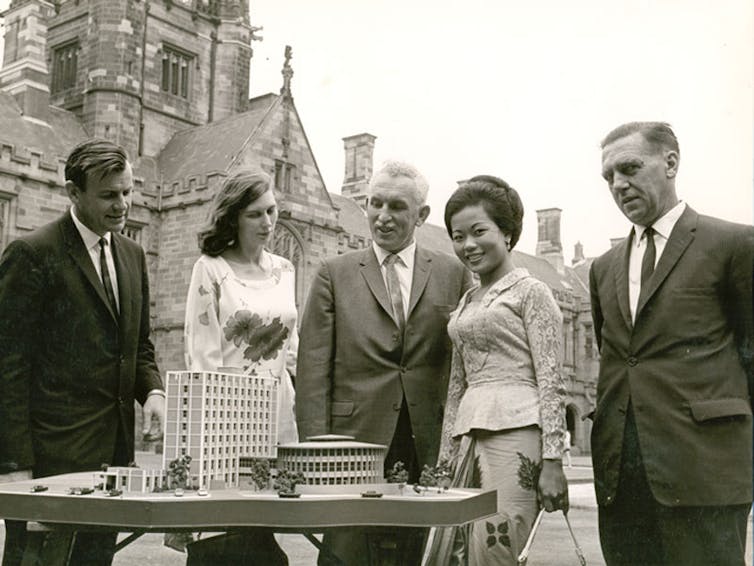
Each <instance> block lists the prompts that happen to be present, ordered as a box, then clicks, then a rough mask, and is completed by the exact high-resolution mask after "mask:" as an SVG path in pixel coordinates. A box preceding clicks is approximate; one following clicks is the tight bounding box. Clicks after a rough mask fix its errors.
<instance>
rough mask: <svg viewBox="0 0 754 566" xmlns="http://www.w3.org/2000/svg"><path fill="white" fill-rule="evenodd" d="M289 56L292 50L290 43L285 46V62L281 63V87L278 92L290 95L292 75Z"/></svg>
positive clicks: (291, 55)
mask: <svg viewBox="0 0 754 566" xmlns="http://www.w3.org/2000/svg"><path fill="white" fill-rule="evenodd" d="M291 57H293V50H292V49H291V46H290V45H286V46H285V63H283V70H282V71H281V72H282V75H283V88H281V89H280V94H283V95H288V96H291V78H292V77H293V68H292V67H291Z"/></svg>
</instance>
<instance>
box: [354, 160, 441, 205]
mask: <svg viewBox="0 0 754 566" xmlns="http://www.w3.org/2000/svg"><path fill="white" fill-rule="evenodd" d="M383 174H385V175H388V176H389V177H408V178H409V179H411V180H412V181H413V182H414V186H416V193H415V194H414V195H413V196H415V197H416V202H417V204H418V205H419V206H424V205H425V204H426V203H427V193H428V192H429V183H428V182H427V179H426V178H425V177H424V175H422V174H421V173H420V172H419V170H418V169H417V168H416V167H414V166H413V165H411V164H410V163H406V162H405V161H395V160H388V161H385V162H384V163H383V164H382V166H381V167H380V168H379V169H378V170H377V171H375V172H374V174H373V175H372V178H371V179H369V194H370V195H371V193H372V188H373V187H374V182H375V181H376V180H377V177H379V176H380V175H383Z"/></svg>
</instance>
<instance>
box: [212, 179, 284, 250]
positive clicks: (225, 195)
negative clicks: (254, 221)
mask: <svg viewBox="0 0 754 566" xmlns="http://www.w3.org/2000/svg"><path fill="white" fill-rule="evenodd" d="M269 190H272V189H271V185H270V178H269V177H268V176H267V175H265V174H264V173H261V172H259V171H248V170H243V171H238V172H237V173H234V174H233V175H231V176H230V177H228V178H227V179H225V182H224V183H223V185H222V187H220V190H219V191H218V193H217V194H216V195H215V199H214V200H213V201H212V208H211V209H210V214H209V222H208V225H207V227H206V228H204V229H203V230H201V231H200V232H199V248H200V249H201V250H202V253H203V254H206V255H208V256H212V257H216V256H219V255H220V254H222V253H223V252H224V251H225V250H227V249H228V248H230V247H232V246H233V245H235V243H236V239H237V238H238V215H239V214H240V213H241V211H242V210H243V209H245V208H246V207H247V206H249V205H250V204H251V203H252V202H254V201H255V200H257V199H258V198H259V197H261V196H262V195H263V194H264V193H266V192H267V191H269Z"/></svg>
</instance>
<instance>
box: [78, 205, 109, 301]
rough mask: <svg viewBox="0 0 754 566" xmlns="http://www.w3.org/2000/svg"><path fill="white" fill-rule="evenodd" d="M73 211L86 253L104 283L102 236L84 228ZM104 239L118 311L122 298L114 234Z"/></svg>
mask: <svg viewBox="0 0 754 566" xmlns="http://www.w3.org/2000/svg"><path fill="white" fill-rule="evenodd" d="M73 209H74V207H71V218H73V223H74V224H75V225H76V229H77V230H78V231H79V234H81V239H82V240H84V246H85V247H86V251H87V252H89V257H90V258H91V260H92V263H93V264H94V269H95V271H96V272H97V275H98V276H99V280H100V281H102V269H101V268H100V261H99V254H100V247H99V241H100V236H99V235H98V234H96V233H95V232H92V231H91V230H90V229H89V228H87V227H86V226H84V224H83V223H82V222H81V220H79V219H78V218H77V217H76V212H74V210H73ZM102 237H103V238H105V240H106V241H107V245H106V246H105V261H106V262H107V271H108V273H109V274H110V282H111V283H112V285H113V293H114V294H115V303H116V304H117V305H118V310H120V296H119V295H118V277H117V275H116V274H115V261H114V260H113V251H112V245H111V242H112V239H111V238H112V234H111V233H110V232H107V233H105V235H104V236H102ZM103 285H104V283H103Z"/></svg>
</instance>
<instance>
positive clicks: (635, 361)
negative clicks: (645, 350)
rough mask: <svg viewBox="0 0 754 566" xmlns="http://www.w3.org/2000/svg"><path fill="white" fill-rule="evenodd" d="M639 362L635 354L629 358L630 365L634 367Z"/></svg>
mask: <svg viewBox="0 0 754 566" xmlns="http://www.w3.org/2000/svg"><path fill="white" fill-rule="evenodd" d="M638 363H639V360H637V359H636V358H635V357H634V356H631V357H630V358H628V365H630V366H631V367H634V366H635V365H636V364H638Z"/></svg>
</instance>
